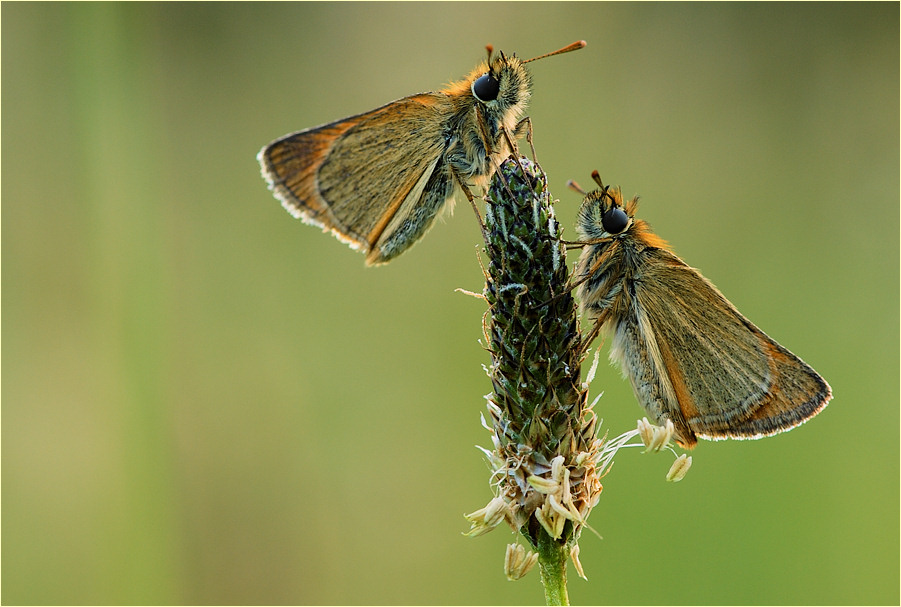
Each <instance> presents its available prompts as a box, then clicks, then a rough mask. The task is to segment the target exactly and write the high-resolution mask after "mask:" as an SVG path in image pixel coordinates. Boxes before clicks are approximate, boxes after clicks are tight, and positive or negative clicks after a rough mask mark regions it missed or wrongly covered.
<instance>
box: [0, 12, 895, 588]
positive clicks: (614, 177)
mask: <svg viewBox="0 0 901 607" xmlns="http://www.w3.org/2000/svg"><path fill="white" fill-rule="evenodd" d="M898 32H899V5H898V4H897V3H881V4H864V3H850V4H837V3H836V4H832V3H829V4H807V3H803V4H791V5H784V4H770V3H764V4H731V3H730V4H650V3H648V4H645V3H641V4H625V3H624V4H620V3H614V4H594V3H575V4H567V3H553V4H543V3H541V4H533V3H527V4H518V3H501V4H482V3H460V4H458V3H451V4H443V3H434V4H433V3H428V4H413V3H402V4H308V3H300V4H291V3H277V4H243V3H236V4H215V3H213V4H206V3H200V4H178V3H175V4H116V3H100V4H43V3H41V4H20V3H4V5H3V10H2V51H3V53H2V62H3V63H2V68H3V69H2V73H3V81H2V84H3V97H2V112H3V129H2V145H3V150H2V151H3V161H2V162H3V180H2V197H3V207H2V211H3V213H2V220H3V221H2V258H3V266H2V270H3V272H2V287H3V324H2V331H3V346H2V347H3V350H2V355H3V371H4V373H3V379H4V381H3V392H2V397H3V402H2V404H3V409H2V422H3V425H2V466H3V470H2V472H3V475H2V496H3V503H2V515H3V517H2V538H3V545H2V548H3V561H2V574H3V587H2V600H3V602H4V603H6V604H12V603H16V604H26V603H50V604H52V603H65V604H78V603H162V604H165V603H199V604H209V603H215V604H231V603H250V604H255V603H262V604H283V603H300V604H304V603H325V604H333V603H347V604H388V603H400V604H410V603H414V604H455V603H456V604H473V603H476V604H505V603H540V602H541V601H542V593H541V589H540V585H539V582H538V576H537V575H536V574H534V573H533V574H531V575H530V576H528V577H527V578H525V579H524V580H522V581H520V582H517V583H510V582H508V581H506V579H505V578H504V575H503V567H502V565H503V552H504V545H505V544H506V543H507V542H509V541H511V538H512V535H511V534H510V533H509V532H508V530H506V528H499V529H498V530H496V531H494V532H493V533H491V534H489V535H487V536H484V537H481V538H478V539H469V538H465V537H463V536H462V535H461V532H462V531H464V530H466V529H468V524H467V523H466V522H465V521H464V519H463V517H462V515H463V513H465V512H470V511H472V510H475V509H477V508H479V507H481V506H483V505H484V504H485V503H486V502H487V501H488V499H490V497H491V492H490V489H489V486H488V473H487V469H486V466H485V464H484V462H483V459H482V456H481V455H480V453H479V452H478V451H477V450H476V449H475V448H474V445H476V444H479V445H489V444H490V441H489V437H488V433H487V432H486V431H485V430H484V429H483V428H482V427H481V426H480V424H479V414H480V412H481V411H483V409H484V400H483V395H485V394H486V393H488V392H489V391H490V385H489V382H488V379H487V378H486V377H485V375H484V372H483V371H482V369H481V365H482V364H485V363H487V362H488V356H487V354H486V353H485V352H484V351H483V350H482V348H481V346H480V345H479V343H478V341H477V340H478V339H479V337H480V335H481V328H480V322H481V317H482V313H483V312H484V304H483V302H481V301H479V300H476V299H473V298H470V297H466V296H464V295H461V294H459V293H455V292H454V289H456V288H464V289H469V290H473V291H479V290H480V289H481V287H482V284H483V282H482V274H481V271H480V269H479V264H478V261H477V258H476V250H477V246H478V243H479V232H478V229H477V225H476V222H475V221H474V220H473V217H472V213H471V212H470V211H469V209H468V208H467V205H465V203H464V204H462V205H461V204H459V202H458V210H457V213H456V214H455V216H454V217H452V218H449V219H448V220H447V221H446V222H443V223H440V224H439V225H437V226H436V228H435V229H434V230H433V231H432V232H431V233H430V234H429V235H428V237H427V238H425V239H424V240H423V241H422V242H421V243H420V244H418V245H417V246H416V247H415V248H414V249H413V250H412V251H411V252H409V253H408V254H406V255H404V256H402V257H400V258H399V259H397V260H396V261H394V262H392V263H391V264H390V265H389V266H386V267H380V268H365V267H364V265H363V256H362V255H360V254H359V253H356V252H353V251H351V250H350V249H348V248H347V247H345V246H343V245H341V244H340V243H339V242H337V241H336V240H334V239H333V238H331V237H329V236H326V235H324V234H321V233H320V232H319V231H318V230H316V229H314V228H311V227H308V226H304V225H303V224H301V223H300V222H298V221H296V220H293V219H292V218H291V217H290V216H289V215H288V214H287V213H285V212H284V211H283V210H282V209H281V207H280V206H279V204H278V202H276V200H275V199H274V198H273V197H272V196H271V195H270V193H269V192H268V191H267V190H266V187H265V184H264V182H263V180H262V179H261V177H260V175H259V169H258V166H257V163H256V160H255V155H256V153H257V151H258V150H259V148H260V147H261V146H262V145H264V144H265V143H267V142H269V141H270V140H272V139H274V138H276V137H278V136H280V135H282V134H285V133H288V132H291V131H294V130H299V129H301V128H305V127H309V126H313V125H317V124H321V123H324V122H328V121H331V120H334V119H338V118H341V117H344V116H347V115H351V114H355V113H359V112H362V111H366V110H369V109H372V108H374V107H376V106H378V105H381V104H383V103H385V102H387V101H390V100H392V99H395V98H398V97H401V96H404V95H407V94H412V93H416V92H420V91H424V90H437V89H439V88H440V87H442V86H443V84H445V83H447V82H448V81H450V80H453V79H457V78H460V77H462V76H463V75H465V74H467V73H468V72H469V70H470V69H471V68H472V67H473V66H474V65H476V63H477V62H478V61H479V60H480V59H481V58H482V57H483V55H484V45H485V44H486V43H492V44H494V45H495V47H496V48H498V49H501V50H504V51H506V52H513V51H516V52H517V53H518V54H519V55H520V56H525V57H530V56H534V55H537V54H540V53H544V52H546V51H549V50H552V49H556V48H558V47H560V46H563V45H564V44H566V43H569V42H571V41H573V40H577V39H580V38H584V39H586V40H587V41H588V47H587V48H586V49H585V50H582V51H580V52H578V53H573V54H569V55H564V56H560V57H554V58H551V59H548V60H545V61H540V62H537V63H534V64H531V66H530V68H531V72H532V74H533V76H534V82H535V86H534V98H533V103H532V104H531V106H530V110H529V114H530V115H531V117H532V119H533V123H534V132H535V144H536V147H537V150H538V154H539V159H540V160H541V161H542V165H543V167H544V169H545V170H546V171H547V172H548V174H549V177H550V180H551V186H552V191H553V193H554V195H555V196H556V197H557V198H559V199H560V202H559V204H558V205H557V212H558V216H559V218H560V219H561V222H562V223H563V225H565V226H570V227H569V229H568V234H569V235H573V234H574V233H575V232H574V230H573V228H572V226H573V221H574V219H575V213H576V209H577V208H578V203H579V201H580V198H579V196H578V195H576V194H575V193H573V192H571V191H569V190H567V189H566V187H565V183H566V181H567V180H568V179H571V178H572V179H576V180H578V181H580V182H582V184H583V185H587V184H588V183H589V182H590V178H589V174H590V172H591V171H592V170H593V169H598V170H599V171H600V173H601V175H602V177H603V178H604V180H605V181H607V182H612V183H614V184H621V185H622V187H623V190H624V193H625V194H626V195H629V196H631V195H633V194H636V193H637V194H641V195H642V198H643V201H644V202H643V206H642V208H641V211H640V213H641V216H642V217H643V218H645V219H647V220H648V221H649V222H650V223H651V225H652V226H653V227H654V228H655V230H656V231H657V232H658V233H659V234H660V235H662V236H663V237H664V238H666V239H667V240H669V241H670V242H671V243H672V245H673V247H674V249H675V251H676V252H677V253H678V254H679V255H680V256H681V257H682V258H683V259H685V260H686V261H687V262H688V263H689V264H691V265H693V266H695V267H698V268H700V269H701V270H702V271H703V272H704V274H705V275H706V276H707V277H708V278H709V279H711V280H712V281H713V282H714V283H715V284H716V285H717V286H718V287H719V288H720V289H721V290H722V291H723V293H724V294H725V295H726V296H727V297H729V298H730V299H731V300H732V302H733V303H735V305H736V306H737V307H738V308H739V309H740V310H741V311H742V312H743V313H744V314H745V315H747V316H748V317H749V318H750V319H751V320H752V321H754V322H755V323H756V324H758V325H759V326H760V327H761V328H763V330H765V331H766V332H767V333H769V334H770V335H771V336H773V337H774V338H775V339H777V340H778V341H780V342H781V343H782V344H784V345H785V346H787V347H788V348H789V349H791V350H792V351H794V352H795V353H796V354H798V355H799V356H801V357H802V358H804V359H805V360H806V361H807V362H809V363H810V364H811V365H813V366H814V367H815V368H816V369H817V370H818V371H819V372H820V373H821V374H822V375H823V376H824V377H826V378H827V380H828V381H829V382H830V383H831V385H832V387H833V390H834V392H835V399H834V400H833V402H832V404H831V405H830V406H829V407H828V408H827V409H826V410H825V412H824V413H823V414H822V415H820V416H819V417H817V418H816V419H815V420H813V421H812V422H811V423H809V424H807V425H805V426H803V427H802V428H799V429H797V430H795V431H793V432H790V433H788V434H784V435H781V436H778V437H776V438H771V439H767V440H762V441H756V442H721V443H707V442H705V443H702V444H701V445H700V446H699V447H698V448H697V449H696V450H695V452H694V454H693V455H694V466H693V468H692V470H691V472H690V474H689V475H688V477H687V478H686V479H685V480H684V481H683V482H681V483H679V484H677V485H672V484H668V483H666V482H664V478H663V477H664V474H665V472H666V470H667V469H668V467H669V465H670V461H671V458H669V457H666V456H663V455H658V456H650V455H646V456H642V455H640V454H639V452H638V451H637V450H632V451H626V452H623V453H621V454H620V455H619V457H618V458H617V465H616V466H615V467H614V468H613V471H612V473H611V474H610V475H609V476H608V477H607V478H606V479H605V488H606V490H605V492H604V495H603V497H602V499H601V502H600V504H599V506H598V507H597V508H596V509H595V511H594V512H593V515H592V517H591V521H590V522H591V524H592V525H593V526H594V528H596V529H597V530H598V532H599V533H600V534H601V535H602V536H603V538H604V539H603V540H600V539H598V538H597V537H595V536H594V535H592V534H590V533H586V534H584V535H583V540H582V562H583V564H584V566H585V569H586V573H587V574H588V576H589V578H590V581H589V582H587V583H586V582H584V581H582V580H579V579H577V578H576V577H575V575H574V574H572V573H571V577H572V579H571V581H570V596H571V598H572V600H573V601H574V602H577V603H583V604H585V603H614V604H653V603H668V604H702V603H716V604H761V603H775V604H898V602H899V391H898V387H899V375H898V372H899V347H898V346H899V342H898V338H899V322H898V321H899V300H898V295H899V265H898V260H899V34H898ZM573 259H575V254H574V255H573ZM601 390H603V391H604V396H603V398H602V399H601V402H600V404H599V405H598V411H599V413H600V415H601V416H602V417H603V418H604V420H605V422H604V427H605V428H606V429H608V430H609V431H610V432H611V433H612V435H616V434H619V433H621V432H623V431H626V430H628V429H629V428H631V427H633V426H634V423H635V420H636V419H637V418H638V417H640V416H641V415H642V411H641V409H640V408H639V406H638V405H637V403H636V401H635V399H634V397H633V395H632V394H631V389H630V387H629V385H628V383H627V382H626V381H624V380H622V379H621V377H620V375H619V371H618V369H615V368H613V367H610V366H608V365H606V364H604V365H602V366H601V367H600V369H599V372H598V377H597V379H596V381H595V383H594V385H593V387H592V391H593V392H594V393H598V392H599V391H601Z"/></svg>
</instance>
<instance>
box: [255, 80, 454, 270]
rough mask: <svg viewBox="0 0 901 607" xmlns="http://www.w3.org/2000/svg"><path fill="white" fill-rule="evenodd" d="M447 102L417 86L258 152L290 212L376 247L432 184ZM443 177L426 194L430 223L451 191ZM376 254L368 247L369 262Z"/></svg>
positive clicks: (398, 226) (357, 244) (358, 243)
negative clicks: (435, 191)
mask: <svg viewBox="0 0 901 607" xmlns="http://www.w3.org/2000/svg"><path fill="white" fill-rule="evenodd" d="M447 107H448V106H447V101H446V98H445V96H444V95H443V94H441V93H422V94H420V95H413V96H411V97H405V98H403V99H399V100H397V101H394V102H392V103H389V104H387V105H385V106H382V107H380V108H377V109H375V110H372V111H371V112H367V113H365V114H360V115H358V116H353V117H350V118H346V119H344V120H339V121H338V122H333V123H331V124H326V125H323V126H320V127H315V128H312V129H307V130H304V131H300V132H297V133H293V134H290V135H286V136H285V137H282V138H280V139H278V140H276V141H274V142H272V143H271V144H269V145H268V146H266V147H265V148H263V150H262V151H261V152H260V154H259V160H260V164H261V165H262V167H263V175H264V176H265V178H266V180H267V181H268V182H269V186H270V189H271V190H272V191H273V192H274V193H275V195H276V197H278V198H279V199H280V200H281V201H282V205H283V206H284V207H285V208H286V209H287V210H288V211H289V212H290V213H291V214H292V215H294V216H295V217H299V218H301V219H303V220H304V221H305V222H307V223H312V224H314V225H318V226H320V227H322V228H323V229H325V230H331V231H332V232H333V233H334V234H335V235H336V236H337V237H338V238H339V239H341V240H343V241H345V242H347V243H348V244H350V245H351V246H352V247H353V248H357V249H362V250H363V251H364V252H371V253H376V251H375V249H376V248H377V247H378V245H379V244H380V243H381V242H382V241H383V240H385V239H386V238H389V237H390V236H391V235H392V234H393V233H394V232H396V231H397V230H398V229H401V228H402V226H403V223H404V222H403V221H401V218H397V217H396V216H397V214H398V212H399V211H402V212H404V213H408V214H409V213H412V212H413V211H414V210H415V207H416V205H417V204H418V203H419V202H420V199H421V198H422V197H423V192H424V191H425V190H426V188H427V187H428V186H429V185H430V180H432V177H433V174H434V172H435V170H436V168H438V165H439V163H440V162H441V156H442V153H443V151H444V147H445V141H444V137H443V132H442V131H443V129H444V128H445V123H446V116H447V111H448V110H447ZM439 181H440V180H439ZM445 181H449V179H446V178H445V179H444V181H440V183H438V184H435V183H434V181H432V185H433V186H434V185H441V186H445V187H444V188H443V189H442V191H441V196H440V201H439V200H437V199H436V198H437V197H435V196H432V197H430V198H429V200H428V202H429V204H430V205H431V206H433V207H437V208H435V209H434V212H432V214H431V216H430V217H428V218H426V219H427V222H428V223H431V220H432V219H433V218H434V215H435V214H436V213H437V211H438V210H439V209H440V207H441V206H442V205H443V203H444V202H445V200H446V198H447V197H448V196H450V193H451V192H452V189H453V188H452V187H450V186H452V184H450V185H448V184H447V183H444V182H445ZM448 189H450V190H451V192H446V190H448ZM389 228H390V229H389ZM423 231H424V230H423ZM409 244H412V242H409V243H406V246H409ZM404 248H405V247H404ZM401 250H402V249H401ZM399 252H400V251H397V252H396V253H395V254H397V253H399ZM380 258H381V255H380V254H378V253H376V254H374V255H372V254H371V255H370V262H378V261H381V259H380Z"/></svg>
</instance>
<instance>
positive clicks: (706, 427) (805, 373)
mask: <svg viewBox="0 0 901 607" xmlns="http://www.w3.org/2000/svg"><path fill="white" fill-rule="evenodd" d="M649 254H651V255H654V256H655V257H656V259H655V260H653V263H650V264H648V266H646V268H645V270H644V271H643V272H642V275H641V279H640V280H639V281H637V283H636V288H635V302H634V305H635V306H636V310H637V314H638V316H639V317H640V318H641V319H642V322H644V323H645V324H646V327H645V330H644V331H642V332H641V333H642V335H643V336H644V337H643V338H644V339H645V340H646V341H648V342H651V340H653V343H646V344H644V346H645V347H646V348H648V349H649V351H654V350H655V349H656V351H657V352H659V357H658V359H657V361H656V363H657V364H658V366H659V367H660V368H658V372H659V375H660V377H662V378H663V379H664V381H665V380H668V381H669V384H670V387H671V389H670V390H669V394H670V395H671V396H675V398H676V400H677V401H678V402H677V407H678V411H679V412H681V416H682V418H683V419H684V420H685V422H686V423H687V424H688V427H689V428H690V429H691V430H692V431H693V432H695V433H697V434H698V435H700V436H704V437H707V438H724V437H733V438H752V437H758V436H764V435H768V434H774V433H776V432H779V431H782V430H786V429H788V428H791V427H794V426H796V425H798V424H799V423H801V422H803V421H804V420H806V419H808V418H809V417H811V416H812V415H814V414H815V413H816V412H817V411H819V410H820V409H821V408H822V407H823V406H825V403H826V401H828V398H829V396H830V393H829V388H828V385H826V383H825V381H823V379H822V378H821V377H820V376H819V375H817V374H816V372H815V371H813V369H811V368H810V367H809V366H807V365H806V364H805V363H804V362H803V361H801V360H800V359H799V358H798V357H796V356H795V355H793V354H792V353H791V352H789V351H788V350H786V349H785V348H783V347H782V346H780V345H779V344H777V343H776V342H775V341H773V340H772V339H770V338H769V337H768V336H767V335H766V334H764V333H763V332H762V331H760V330H759V329H758V328H757V327H756V326H754V325H753V324H752V323H751V322H750V321H748V320H747V319H746V318H745V317H744V316H742V315H741V314H740V313H739V312H738V311H737V310H736V309H735V308H734V306H732V304H731V303H729V301H728V300H726V298H725V297H723V295H722V294H721V293H720V292H719V291H718V290H717V289H716V287H714V286H713V285H712V284H711V283H710V282H708V281H707V280H706V279H705V278H704V277H703V276H701V274H700V273H699V272H697V270H694V269H693V268H690V267H688V266H687V265H685V264H684V263H683V262H682V261H681V260H680V259H679V258H677V257H676V256H675V255H672V254H671V253H669V252H667V251H665V250H662V249H657V250H654V251H652V252H649ZM672 404H676V403H672Z"/></svg>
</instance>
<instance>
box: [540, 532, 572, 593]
mask: <svg viewBox="0 0 901 607" xmlns="http://www.w3.org/2000/svg"><path fill="white" fill-rule="evenodd" d="M568 555H569V550H568V549H567V547H566V544H565V543H563V542H559V541H557V540H554V539H553V538H551V537H550V536H549V535H548V534H547V533H546V532H545V531H544V529H542V530H541V532H540V533H539V534H538V568H539V570H540V571H541V583H542V585H543V586H544V601H545V603H546V604H547V605H569V595H568V594H567V592H566V559H567V557H568Z"/></svg>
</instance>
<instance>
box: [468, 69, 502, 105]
mask: <svg viewBox="0 0 901 607" xmlns="http://www.w3.org/2000/svg"><path fill="white" fill-rule="evenodd" d="M500 89H501V84H500V82H498V81H497V80H495V79H494V77H493V76H492V75H491V74H485V75H484V76H481V77H480V78H478V79H477V80H476V81H475V82H473V83H472V94H473V95H475V96H476V99H478V100H479V101H494V100H495V99H497V93H498V91H500Z"/></svg>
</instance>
